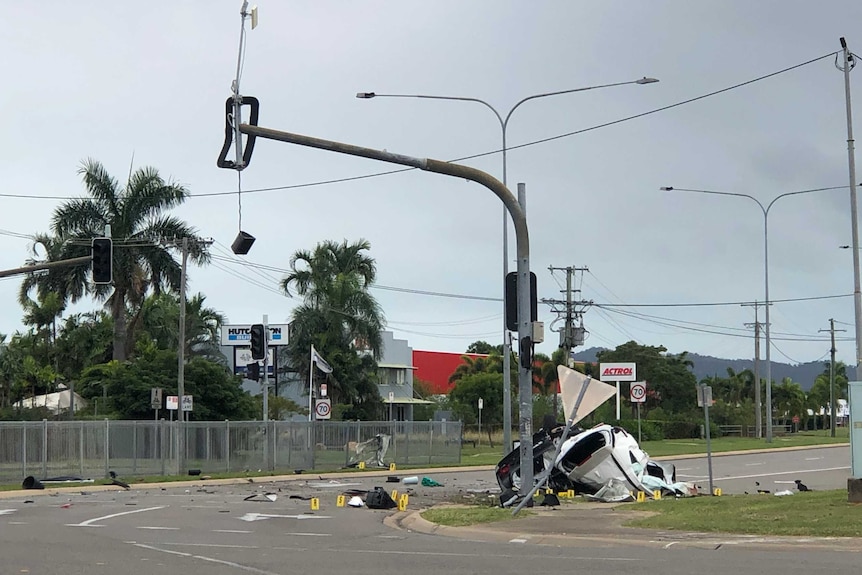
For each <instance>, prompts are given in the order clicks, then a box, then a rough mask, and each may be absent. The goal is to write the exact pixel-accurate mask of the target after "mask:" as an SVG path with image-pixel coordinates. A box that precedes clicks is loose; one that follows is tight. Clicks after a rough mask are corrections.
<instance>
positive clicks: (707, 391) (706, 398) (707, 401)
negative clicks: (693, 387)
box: [697, 383, 715, 495]
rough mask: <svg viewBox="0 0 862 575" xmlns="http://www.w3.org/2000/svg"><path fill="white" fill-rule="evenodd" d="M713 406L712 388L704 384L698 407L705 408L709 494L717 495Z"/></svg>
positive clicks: (701, 386) (698, 396)
mask: <svg viewBox="0 0 862 575" xmlns="http://www.w3.org/2000/svg"><path fill="white" fill-rule="evenodd" d="M710 405H712V387H710V386H708V385H706V384H705V383H704V384H701V385H698V386H697V406H698V407H703V423H704V426H703V427H704V435H706V465H707V468H708V469H709V493H710V495H712V494H714V493H715V489H713V487H712V445H711V442H710V438H709V406H710Z"/></svg>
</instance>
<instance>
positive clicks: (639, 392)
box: [629, 381, 646, 403]
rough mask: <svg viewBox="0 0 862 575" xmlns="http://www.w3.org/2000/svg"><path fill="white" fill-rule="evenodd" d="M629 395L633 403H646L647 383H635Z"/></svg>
mask: <svg viewBox="0 0 862 575" xmlns="http://www.w3.org/2000/svg"><path fill="white" fill-rule="evenodd" d="M629 395H630V396H631V397H630V400H631V402H632V403H644V402H646V382H645V381H633V382H632V387H631V391H630V393H629Z"/></svg>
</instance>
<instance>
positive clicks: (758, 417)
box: [742, 301, 763, 439]
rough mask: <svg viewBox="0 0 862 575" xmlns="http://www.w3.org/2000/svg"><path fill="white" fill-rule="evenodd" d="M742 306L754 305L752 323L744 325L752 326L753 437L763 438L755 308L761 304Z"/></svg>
mask: <svg viewBox="0 0 862 575" xmlns="http://www.w3.org/2000/svg"><path fill="white" fill-rule="evenodd" d="M742 305H743V306H749V305H753V306H754V323H753V324H750V323H747V324H745V326H746V327H754V409H755V412H754V425H755V427H757V431H756V432H755V437H757V439H762V438H763V403H762V401H761V399H760V327H761V326H760V322H759V321H757V310H758V309H759V307H760V306H761V305H763V304H761V303H759V302H757V301H755V302H754V304H742Z"/></svg>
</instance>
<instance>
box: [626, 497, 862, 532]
mask: <svg viewBox="0 0 862 575" xmlns="http://www.w3.org/2000/svg"><path fill="white" fill-rule="evenodd" d="M625 509H630V510H643V511H651V512H655V513H656V514H655V515H653V516H650V517H646V518H640V519H634V520H632V521H629V522H627V523H626V524H625V525H626V526H627V527H642V528H651V529H672V530H681V531H704V532H721V533H747V534H751V535H798V536H806V537H862V508H860V505H859V504H853V503H848V502H847V491H844V490H838V491H818V492H807V493H794V495H789V496H786V497H776V496H775V495H725V496H722V497H692V498H684V499H662V500H660V501H649V502H648V504H646V505H644V504H640V505H637V506H635V505H627V506H623V507H617V510H625Z"/></svg>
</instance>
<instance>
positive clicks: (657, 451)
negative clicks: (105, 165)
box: [641, 430, 849, 457]
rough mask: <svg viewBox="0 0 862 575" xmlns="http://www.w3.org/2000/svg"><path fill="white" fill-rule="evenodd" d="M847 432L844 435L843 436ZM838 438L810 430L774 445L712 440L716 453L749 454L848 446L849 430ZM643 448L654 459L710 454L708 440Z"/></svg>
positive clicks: (745, 439)
mask: <svg viewBox="0 0 862 575" xmlns="http://www.w3.org/2000/svg"><path fill="white" fill-rule="evenodd" d="M842 432H843V433H842ZM837 435H838V436H837V437H830V436H829V432H828V431H827V432H825V433H824V432H818V431H808V432H801V433H795V434H793V435H786V436H774V437H773V438H772V439H773V441H772V443H767V442H766V440H765V439H756V438H751V437H719V438H717V439H713V440H711V441H710V443H711V447H712V452H713V453H721V452H723V451H747V450H751V449H772V448H777V447H805V446H813V445H828V444H832V443H847V442H848V441H849V439H848V434H847V431H846V430H839V433H838V434H837ZM641 447H642V448H643V449H644V450H645V451H646V452H647V453H649V454H650V456H651V457H663V456H674V455H690V454H699V453H706V440H705V439H665V440H663V441H644V442H642V443H641Z"/></svg>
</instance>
